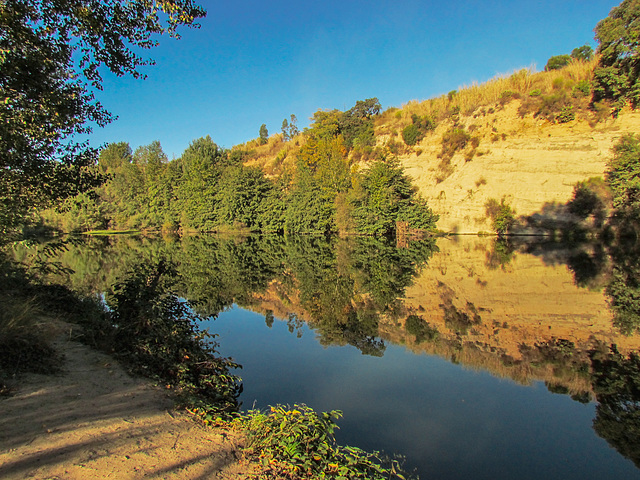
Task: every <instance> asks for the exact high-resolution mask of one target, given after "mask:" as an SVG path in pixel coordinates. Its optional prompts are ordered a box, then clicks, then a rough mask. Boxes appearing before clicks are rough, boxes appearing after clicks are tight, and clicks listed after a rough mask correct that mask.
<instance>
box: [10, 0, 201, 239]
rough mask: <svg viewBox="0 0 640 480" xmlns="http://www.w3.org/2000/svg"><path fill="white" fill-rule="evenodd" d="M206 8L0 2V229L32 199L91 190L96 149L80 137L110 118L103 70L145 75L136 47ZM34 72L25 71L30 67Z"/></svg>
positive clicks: (87, 0) (171, 2)
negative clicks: (98, 95)
mask: <svg viewBox="0 0 640 480" xmlns="http://www.w3.org/2000/svg"><path fill="white" fill-rule="evenodd" d="M204 15H205V12H204V10H203V9H202V8H200V7H199V6H197V5H195V4H194V3H193V2H192V1H191V0H162V1H158V2H147V1H143V0H134V1H124V0H117V1H108V0H82V1H81V0H55V1H54V0H5V1H3V2H1V3H0V98H2V99H3V101H2V102H1V103H0V118H2V122H0V151H1V152H2V154H1V155H0V209H1V211H0V222H1V224H0V228H1V229H2V231H6V230H7V229H9V228H11V227H14V226H16V225H18V224H19V223H20V222H21V221H22V220H23V218H24V216H25V215H26V214H27V213H28V212H29V210H30V209H32V208H33V207H35V206H42V205H46V204H51V203H52V202H55V201H57V200H59V199H63V198H66V197H70V196H73V195H75V194H77V193H80V192H84V191H87V190H90V189H91V188H93V187H95V186H97V185H99V184H100V183H101V182H102V181H103V180H104V179H103V178H102V177H101V175H100V174H99V172H98V171H96V170H93V169H91V168H89V167H91V166H92V165H94V164H95V161H96V158H97V154H98V152H97V150H96V149H93V148H91V147H90V146H89V145H88V144H87V143H79V142H78V141H77V140H75V139H74V137H75V135H78V134H86V133H89V132H90V131H91V127H92V125H98V126H104V125H106V124H107V123H109V122H110V121H112V120H113V117H112V116H111V114H110V113H108V112H107V111H106V110H105V109H104V108H103V107H102V105H101V104H100V103H99V102H98V101H97V100H96V99H95V97H94V91H95V90H101V88H102V76H101V72H103V71H104V70H105V69H106V70H108V71H110V72H112V73H114V74H116V75H118V76H122V75H125V74H128V75H132V76H133V77H135V78H140V77H144V75H143V74H142V73H141V71H140V67H142V66H144V65H148V64H150V63H152V62H151V61H150V60H147V59H144V58H142V57H141V56H140V55H139V53H138V52H139V51H140V49H148V48H151V47H153V46H155V45H156V44H157V41H156V40H155V36H156V35H159V34H163V33H167V34H169V35H172V36H176V35H177V28H178V27H179V26H180V25H188V26H192V25H194V21H195V20H196V19H198V18H200V17H203V16H204ZM25 72H28V75H26V74H25Z"/></svg>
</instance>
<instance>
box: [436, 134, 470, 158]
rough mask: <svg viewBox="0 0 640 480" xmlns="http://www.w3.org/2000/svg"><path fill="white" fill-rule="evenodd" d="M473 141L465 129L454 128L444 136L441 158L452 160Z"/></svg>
mask: <svg viewBox="0 0 640 480" xmlns="http://www.w3.org/2000/svg"><path fill="white" fill-rule="evenodd" d="M469 140H471V135H469V134H468V133H467V132H466V131H465V130H464V127H452V128H450V129H449V130H447V131H446V132H445V133H444V134H443V135H442V152H441V153H440V157H441V158H445V159H450V158H451V157H453V155H454V154H455V153H456V152H457V151H458V150H461V149H463V148H464V147H465V146H466V145H467V142H469Z"/></svg>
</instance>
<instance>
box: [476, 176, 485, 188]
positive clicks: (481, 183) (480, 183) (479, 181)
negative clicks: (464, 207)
mask: <svg viewBox="0 0 640 480" xmlns="http://www.w3.org/2000/svg"><path fill="white" fill-rule="evenodd" d="M486 184H487V179H486V178H484V177H480V178H479V179H478V180H476V188H477V187H479V186H480V185H486Z"/></svg>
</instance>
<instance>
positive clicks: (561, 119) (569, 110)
mask: <svg viewBox="0 0 640 480" xmlns="http://www.w3.org/2000/svg"><path fill="white" fill-rule="evenodd" d="M575 118H576V113H575V112H574V111H573V105H565V106H564V107H562V110H560V113H559V114H558V115H556V122H558V123H567V122H570V121H571V120H575Z"/></svg>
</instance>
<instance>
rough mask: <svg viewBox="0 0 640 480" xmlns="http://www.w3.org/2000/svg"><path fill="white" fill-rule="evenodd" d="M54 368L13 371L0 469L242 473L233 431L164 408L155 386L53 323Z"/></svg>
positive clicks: (83, 473) (246, 474)
mask: <svg viewBox="0 0 640 480" xmlns="http://www.w3.org/2000/svg"><path fill="white" fill-rule="evenodd" d="M57 331H58V335H57V338H56V340H55V341H54V346H55V347H56V349H57V350H58V351H60V352H62V353H63V354H64V357H65V359H64V366H63V372H62V373H61V374H59V375H52V376H45V375H27V376H24V377H21V378H20V380H19V384H18V386H17V388H16V390H15V394H14V395H13V396H11V397H8V398H1V399H0V478H2V479H5V480H10V479H25V478H36V479H65V480H66V479H70V480H71V479H83V480H85V479H106V478H109V479H118V480H120V479H138V478H163V479H172V478H173V479H177V478H180V479H205V478H207V479H208V478H217V479H231V478H234V479H246V478H250V474H251V471H252V466H251V465H250V464H248V463H246V462H244V461H242V458H241V453H240V452H241V448H240V447H241V445H242V441H243V439H242V436H241V434H239V433H238V432H235V431H227V430H223V429H220V428H217V429H215V428H208V427H204V426H202V425H200V424H199V423H198V422H197V421H195V420H194V419H193V418H192V417H190V416H189V415H187V414H185V413H181V412H177V411H174V410H172V401H171V399H170V398H169V397H168V395H167V393H166V392H165V391H163V390H162V388H160V387H157V386H153V385H152V384H151V383H150V382H149V381H148V380H144V379H140V378H132V377H131V376H129V375H128V374H127V373H126V372H125V370H123V368H122V367H121V366H120V365H118V364H117V363H116V362H115V361H114V360H113V359H112V358H110V357H109V356H107V355H105V354H103V353H100V352H97V351H95V350H93V349H91V348H89V347H87V346H85V345H82V344H80V343H78V342H76V341H74V340H73V336H74V330H73V328H72V327H71V326H70V325H67V324H62V323H60V324H57Z"/></svg>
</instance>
